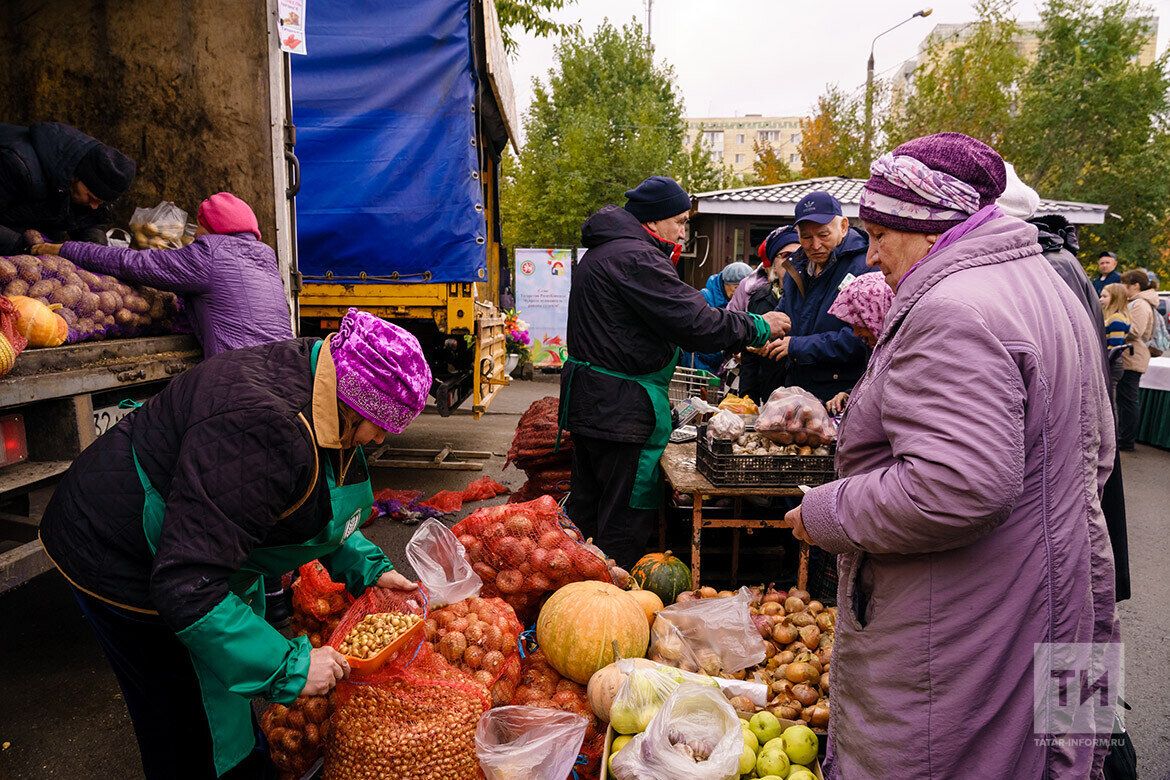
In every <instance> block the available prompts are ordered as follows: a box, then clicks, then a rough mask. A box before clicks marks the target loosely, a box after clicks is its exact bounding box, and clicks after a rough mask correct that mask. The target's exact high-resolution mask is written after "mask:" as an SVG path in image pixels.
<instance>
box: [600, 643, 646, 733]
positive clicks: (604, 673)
mask: <svg viewBox="0 0 1170 780" xmlns="http://www.w3.org/2000/svg"><path fill="white" fill-rule="evenodd" d="M630 661H631V665H632V667H633V668H634V669H652V668H654V662H653V661H647V660H646V659H645V658H632V659H630ZM628 676H629V675H628V674H626V673H625V672H623V671H622V670H621V669H619V668H618V665H617V661H614V662H613V663H612V664H609V665H608V666H604V667H602V668H601V669H598V670H597V671H596V672H594V673H593V676H592V677H590V678H589V686H588V688H587V689H586V693H587V694H588V696H589V708H590V709H591V710H593V714H594V715H596V716H597V717H599V718H601V719H602V720H603V721H605V722H606V723H609V710H610V708H611V707H613V700H614V698H615V697H616V696H617V693H618V691H620V690H621V689H622V683H624V682H625V681H626V678H627V677H628Z"/></svg>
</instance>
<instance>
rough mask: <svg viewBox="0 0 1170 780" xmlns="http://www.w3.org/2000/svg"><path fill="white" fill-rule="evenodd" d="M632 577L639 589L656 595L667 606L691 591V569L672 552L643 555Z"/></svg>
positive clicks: (632, 570)
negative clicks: (682, 594) (680, 595)
mask: <svg viewBox="0 0 1170 780" xmlns="http://www.w3.org/2000/svg"><path fill="white" fill-rule="evenodd" d="M630 576H631V577H632V578H633V580H634V582H636V583H637V584H638V587H639V588H642V589H643V590H648V591H650V592H652V593H654V594H656V595H657V596H658V598H660V599H662V603H663V604H666V605H667V606H669V605H671V604H673V603H674V600H675V599H676V598H678V594H680V593H682V592H683V591H684V590H690V589H691V569H690V567H689V566H687V565H686V564H685V563H683V562H682V561H681V560H680V559H678V558H676V557H674V555H673V554H672V553H671V552H670V550H667V551H666V552H664V553H650V554H648V555H643V556H642V558H641V559H640V560H639V561H638V562H637V563H635V564H634V568H632V569H630Z"/></svg>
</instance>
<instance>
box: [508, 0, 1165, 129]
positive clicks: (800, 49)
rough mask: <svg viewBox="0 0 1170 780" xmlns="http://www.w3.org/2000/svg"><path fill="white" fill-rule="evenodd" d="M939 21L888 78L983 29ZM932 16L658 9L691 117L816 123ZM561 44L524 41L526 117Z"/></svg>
mask: <svg viewBox="0 0 1170 780" xmlns="http://www.w3.org/2000/svg"><path fill="white" fill-rule="evenodd" d="M928 2H929V4H930V6H931V7H933V9H934V13H933V14H932V15H931V16H930V17H928V18H926V19H914V20H912V21H910V22H908V23H907V24H905V25H903V26H902V27H900V28H899V29H897V30H895V31H893V32H891V33H889V34H888V35H885V36H883V37H882V38H881V40H879V41H878V42H877V47H876V49H875V52H874V60H875V72H876V73H877V74H878V75H879V76H880V75H881V74H883V73H884V72H886V71H887V70H890V69H893V68H896V67H897V66H898V65H900V64H901V63H902V62H903V61H905V60H906V59H908V58H910V57H912V56H914V54H915V53H916V52H917V49H918V44H919V42H920V41H921V40H922V38H923V37H924V36H925V35H926V34H927V33H929V32H930V30H931V29H932V28H933V27H934V25H936V24H940V23H963V22H969V21H971V20H972V19H973V12H972V10H971V5H972V3H971V0H928ZM1041 4H1042V0H1018V2H1017V3H1016V8H1017V18H1018V19H1019V20H1021V21H1026V20H1034V19H1037V18H1039V15H1038V13H1037V10H1036V9H1037V7H1038V6H1040V5H1041ZM1149 5H1150V6H1151V7H1152V8H1153V9H1154V12H1155V13H1156V14H1157V15H1158V17H1159V25H1158V51H1159V53H1161V52H1162V51H1164V50H1165V48H1166V42H1167V38H1168V37H1170V0H1159V1H1158V2H1156V3H1150V4H1149ZM924 7H927V6H926V5H924V4H923V3H920V2H917V1H916V0H915V1H908V0H811V1H809V0H655V2H654V11H653V22H652V28H653V38H654V45H655V50H656V51H655V54H656V57H657V59H658V60H659V62H667V63H670V64H671V65H673V66H674V69H675V73H676V76H677V80H678V85H679V90H680V92H681V93H682V96H683V99H684V101H685V103H686V111H687V115H688V116H737V115H743V114H765V115H802V114H806V113H809V111H810V107H811V106H812V105H813V104H814V102H815V101H816V98H817V96H818V95H819V94H820V93H821V91H822V90H823V88H824V86H825V85H826V84H832V83H836V84H839V85H840V86H841V87H843V88H846V89H853V88H854V87H859V86H861V85H863V84H864V83H865V62H866V59H867V57H868V54H869V44H870V41H871V40H872V38H873V36H874V35H876V34H877V33H879V32H881V31H882V30H885V29H887V28H889V27H892V26H893V25H895V24H897V23H898V22H899V21H901V20H903V19H905V18H907V17H909V16H910V15H911V14H913V13H914V12H915V11H917V10H919V9H921V8H924ZM635 16H636V17H637V18H638V19H639V21H641V22H642V23H643V24H645V20H646V6H645V1H644V0H578V2H577V4H576V5H574V6H571V7H570V8H568V9H566V10H565V11H563V12H561V13H560V14H558V17H559V18H560V19H561V20H563V21H579V22H580V24H581V27H582V29H583V31H584V32H585V33H586V34H589V33H591V32H592V31H593V30H595V29H596V27H597V25H598V24H599V23H600V22H601V21H602V20H603V19H606V18H609V19H610V20H611V21H613V22H614V23H618V24H620V23H622V22H625V21H628V20H629V19H631V18H632V17H635ZM554 45H555V42H554V41H552V40H547V39H544V40H540V39H534V38H531V37H528V36H523V37H521V39H520V43H519V48H518V51H517V54H516V55H515V57H514V58H513V60H512V63H511V70H512V81H513V83H514V85H515V88H516V103H517V105H516V108H517V109H518V110H519V111H520V114H521V116H522V117H523V115H524V112H525V111H526V110H527V108H528V104H529V103H530V102H531V100H532V79H533V78H534V77H537V76H539V77H540V78H541V80H542V81H545V82H547V78H546V73H547V71H548V70H549V68H551V67H552V66H553V64H554V51H553V49H554Z"/></svg>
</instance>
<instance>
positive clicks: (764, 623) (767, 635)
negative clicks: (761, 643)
mask: <svg viewBox="0 0 1170 780" xmlns="http://www.w3.org/2000/svg"><path fill="white" fill-rule="evenodd" d="M752 624H753V625H754V626H755V627H756V631H758V632H759V634H760V636H761V637H762V638H763V639H771V638H772V620H771V618H769V617H768V616H767V615H752Z"/></svg>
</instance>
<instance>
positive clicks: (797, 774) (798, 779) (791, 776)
mask: <svg viewBox="0 0 1170 780" xmlns="http://www.w3.org/2000/svg"><path fill="white" fill-rule="evenodd" d="M784 780H817V776H816V775H814V774H813V773H812V772H810V771H809V770H808V768H807V767H803V766H801V765H800V764H793V765H792V769H790V770H789V771H788V777H786V778H784Z"/></svg>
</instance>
